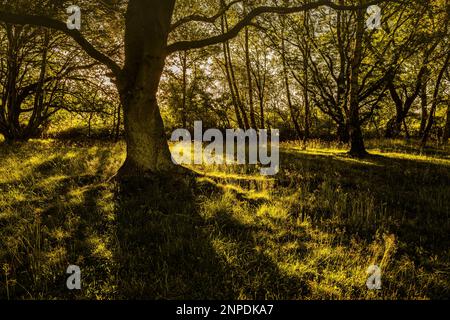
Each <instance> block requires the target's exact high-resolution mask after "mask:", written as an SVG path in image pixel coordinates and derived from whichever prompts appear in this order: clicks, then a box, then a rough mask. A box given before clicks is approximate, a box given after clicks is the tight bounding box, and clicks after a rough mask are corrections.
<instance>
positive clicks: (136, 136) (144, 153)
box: [0, 0, 383, 176]
mask: <svg viewBox="0 0 450 320" xmlns="http://www.w3.org/2000/svg"><path fill="white" fill-rule="evenodd" d="M57 2H58V1H57ZM179 2H180V1H176V0H130V1H128V3H127V5H126V14H125V23H124V24H125V40H124V50H123V51H124V54H125V58H124V63H123V66H121V65H119V63H118V62H116V61H114V60H113V59H112V58H111V57H109V56H108V55H106V54H105V53H102V52H101V51H100V50H99V49H97V48H96V47H95V46H94V45H93V44H92V43H91V42H89V41H88V40H87V39H86V38H85V37H84V36H83V35H82V33H81V32H80V31H79V30H76V29H75V30H69V29H68V28H67V26H66V24H65V23H63V22H61V21H59V20H57V19H54V18H52V17H48V16H45V15H39V14H35V13H34V12H32V13H31V14H30V13H26V12H23V9H24V8H20V9H22V10H13V9H10V8H9V9H8V8H2V9H1V10H0V21H4V22H7V23H12V24H17V25H34V26H42V27H46V28H51V29H55V30H58V31H60V32H63V33H65V34H66V35H68V36H70V37H71V38H72V39H73V40H74V41H75V42H77V43H78V45H80V46H81V47H82V48H83V49H84V50H85V51H86V53H87V54H88V55H90V56H91V57H92V58H94V59H95V60H97V61H99V62H100V63H102V64H104V65H105V66H107V67H108V68H109V69H110V71H111V73H112V75H113V76H114V77H115V81H116V84H117V89H118V92H119V94H120V98H121V102H122V104H123V107H124V117H125V119H124V121H125V139H126V142H127V157H126V160H125V163H124V164H123V166H122V167H121V169H120V171H119V175H121V176H129V175H131V176H135V175H142V174H146V173H152V172H165V171H172V172H173V171H176V167H175V165H174V164H173V162H172V161H171V155H170V151H169V147H168V144H167V140H166V137H165V134H164V124H163V120H162V118H161V113H160V109H159V106H158V101H157V91H158V87H159V82H160V79H161V75H162V72H163V69H164V65H165V61H166V58H167V56H168V55H169V54H172V53H174V52H177V51H185V50H191V49H198V48H202V47H205V46H210V45H215V44H220V43H224V42H226V41H228V40H230V39H232V38H233V37H235V36H237V35H238V34H239V32H240V31H241V30H242V29H244V28H245V27H246V26H248V25H249V24H251V23H252V21H253V19H254V18H256V17H258V16H260V15H263V14H268V13H272V14H290V13H296V12H302V11H305V10H311V9H314V8H317V7H319V6H323V5H326V6H329V7H331V8H333V9H335V10H356V11H357V12H358V14H359V17H360V21H359V24H360V27H359V31H360V32H359V33H361V29H363V28H364V21H362V19H363V18H364V8H366V7H367V6H368V5H370V4H376V3H380V2H383V1H382V0H379V1H372V2H371V3H366V4H362V3H360V4H359V5H337V4H335V3H334V2H332V1H329V0H321V1H315V2H312V3H307V4H298V5H294V6H290V7H285V6H258V7H255V8H253V9H252V10H250V11H249V12H248V13H247V14H246V15H245V16H244V17H243V18H242V19H241V20H240V21H239V22H237V23H236V24H235V25H234V26H233V27H231V28H230V29H229V30H228V31H226V32H224V33H222V34H218V35H213V36H207V37H204V38H202V39H194V40H182V41H175V42H172V43H169V38H170V34H171V32H172V31H174V30H175V29H176V28H178V27H180V26H183V25H185V24H187V23H192V22H204V23H214V22H216V20H217V19H219V18H221V17H223V16H224V13H225V12H226V11H227V9H228V8H229V7H230V6H231V5H233V4H235V3H237V2H239V1H233V2H231V3H229V4H228V5H227V6H225V7H222V6H221V7H220V8H219V11H218V13H217V14H215V15H214V16H212V17H206V16H203V15H198V14H193V15H190V16H187V17H183V18H181V19H179V20H177V21H175V22H174V23H172V20H173V15H174V9H175V4H176V3H179ZM58 3H60V1H59V2H58ZM362 31H363V30H362ZM361 38H362V37H361V36H358V39H359V40H361ZM359 42H360V41H357V42H356V44H357V46H359ZM357 51H358V50H357ZM359 65H360V59H358V57H357V58H356V59H355V63H354V64H353V71H352V76H353V77H352V81H353V86H352V92H351V94H350V97H351V98H350V104H351V106H353V117H352V119H353V120H355V121H352V122H351V124H350V125H351V136H352V139H353V140H354V141H356V142H361V141H360V140H361V139H359V136H360V134H359V133H360V132H359V130H357V129H358V125H357V123H356V117H357V116H358V114H357V111H356V110H355V107H356V105H357V101H356V100H357V99H355V97H356V96H357V90H358V85H357V81H358V76H357V75H358V71H359ZM354 145H355V148H352V149H354V151H357V149H361V144H360V143H354ZM362 147H363V146H362Z"/></svg>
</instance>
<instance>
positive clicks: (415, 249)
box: [0, 140, 450, 299]
mask: <svg viewBox="0 0 450 320" xmlns="http://www.w3.org/2000/svg"><path fill="white" fill-rule="evenodd" d="M368 146H369V148H370V152H371V154H372V156H370V157H368V158H365V159H362V160H358V159H354V158H350V157H348V156H347V155H346V154H345V146H341V145H335V144H330V143H328V144H325V143H323V142H320V141H312V142H310V143H309V145H308V146H307V148H306V149H304V148H302V147H301V146H300V144H296V143H284V144H282V154H281V162H282V163H281V172H280V173H279V174H278V175H277V176H275V177H274V178H262V177H261V176H260V175H259V171H257V170H253V171H252V170H251V168H250V169H249V168H246V169H245V170H239V168H234V169H230V168H228V169H227V170H224V168H221V167H214V166H210V167H207V166H201V167H193V168H192V169H195V170H196V171H198V172H201V173H203V176H202V177H200V178H197V180H196V181H188V180H181V179H179V178H173V179H167V177H154V179H153V180H151V181H148V180H146V181H138V180H137V181H128V182H122V183H121V184H118V183H113V182H107V181H108V178H109V177H111V176H112V175H113V174H114V172H115V171H116V170H117V168H118V167H119V166H120V164H121V162H122V160H123V157H124V144H123V143H117V144H113V143H108V142H104V141H103V142H99V141H97V142H91V143H89V142H83V143H78V144H77V143H68V142H61V141H57V140H35V141H31V142H29V143H27V144H20V145H15V146H6V145H0V163H1V164H2V166H1V167H0V267H1V268H0V298H2V299H55V298H56V299H127V298H135V299H439V298H448V297H449V296H450V251H449V248H450V246H449V245H450V243H449V242H450V238H449V236H448V235H449V232H450V219H449V213H450V184H449V181H450V150H449V149H448V148H431V149H429V150H428V151H427V153H426V154H423V153H422V154H421V153H420V152H419V151H418V150H417V149H415V147H414V145H413V144H408V143H405V142H404V141H392V142H385V141H369V142H368ZM71 264H75V265H78V266H80V267H81V270H82V290H80V291H69V290H67V289H66V286H65V282H66V279H67V277H68V275H66V273H65V271H66V268H67V267H68V266H69V265H71ZM373 264H377V265H379V266H380V267H381V269H382V286H383V287H382V290H379V291H371V290H368V289H367V287H366V285H365V283H366V280H367V278H368V275H367V274H366V270H367V268H368V267H369V266H370V265H373Z"/></svg>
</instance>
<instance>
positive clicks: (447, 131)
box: [442, 102, 450, 144]
mask: <svg viewBox="0 0 450 320" xmlns="http://www.w3.org/2000/svg"><path fill="white" fill-rule="evenodd" d="M447 104H448V105H447V116H446V121H445V127H444V134H443V136H442V143H443V144H447V143H448V139H449V138H450V102H447Z"/></svg>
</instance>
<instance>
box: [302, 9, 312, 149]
mask: <svg viewBox="0 0 450 320" xmlns="http://www.w3.org/2000/svg"><path fill="white" fill-rule="evenodd" d="M304 29H305V32H307V33H309V12H308V11H305V12H304ZM309 56H310V49H309V42H308V41H307V39H305V47H304V49H303V81H304V87H303V102H304V105H305V123H304V127H305V130H304V133H303V142H304V143H305V142H306V141H307V140H308V138H309V134H310V132H309V131H310V105H309V91H308V90H309V68H308V67H309V66H308V62H309Z"/></svg>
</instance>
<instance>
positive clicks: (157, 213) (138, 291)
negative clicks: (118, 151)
mask: <svg viewBox="0 0 450 320" xmlns="http://www.w3.org/2000/svg"><path fill="white" fill-rule="evenodd" d="M215 192H220V191H218V189H215V187H214V186H211V185H208V186H205V185H199V184H197V183H196V182H194V181H193V180H186V179H183V178H174V177H172V178H168V177H162V176H155V177H153V178H152V179H142V180H133V181H127V182H123V181H122V182H120V183H119V185H118V186H117V197H116V201H117V219H118V220H117V240H118V247H117V252H116V259H117V261H118V263H119V266H120V269H119V272H118V276H119V286H118V287H119V290H118V291H119V297H120V298H123V299H236V298H238V297H240V296H241V297H242V296H246V297H252V298H260V299H264V298H265V297H267V293H268V292H270V291H275V292H278V294H279V295H280V296H283V297H284V298H285V299H289V298H292V297H296V296H300V295H301V293H302V289H303V288H304V287H305V285H304V284H303V283H301V284H299V283H300V282H301V281H300V280H299V279H294V278H289V277H287V276H285V275H283V274H282V272H281V271H280V270H279V269H278V267H277V266H276V265H275V264H274V263H273V261H271V260H270V259H269V258H268V257H267V256H265V255H264V254H263V253H259V252H257V250H255V246H256V243H255V242H254V239H253V237H252V232H253V231H252V230H250V229H248V228H247V227H244V226H242V225H240V224H239V223H237V222H236V221H234V220H233V218H232V217H231V215H228V214H226V213H225V214H224V215H223V216H221V217H217V219H219V220H215V219H213V220H208V221H206V220H205V219H204V218H203V217H202V216H201V215H200V214H199V210H200V209H199V205H198V202H197V200H196V197H197V196H198V194H199V193H200V194H201V195H203V196H210V195H212V194H214V193H215ZM218 229H220V230H218ZM217 232H221V234H222V235H224V236H225V237H226V238H228V239H229V240H230V241H233V242H234V243H235V245H236V246H237V247H238V248H240V250H242V252H241V254H242V255H243V256H245V257H246V259H245V261H246V262H245V264H243V265H239V266H232V265H231V264H230V263H229V262H227V261H226V258H225V257H223V256H220V255H219V254H218V252H217V249H216V248H214V245H213V244H212V242H211V241H212V238H211V235H212V234H215V233H217ZM253 280H254V281H258V283H254V281H253ZM287 283H289V284H290V285H289V286H287ZM249 284H251V285H249ZM286 287H288V288H296V289H298V290H297V291H295V292H286V290H285V288H286ZM283 290H284V291H283ZM303 291H304V290H303Z"/></svg>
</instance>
